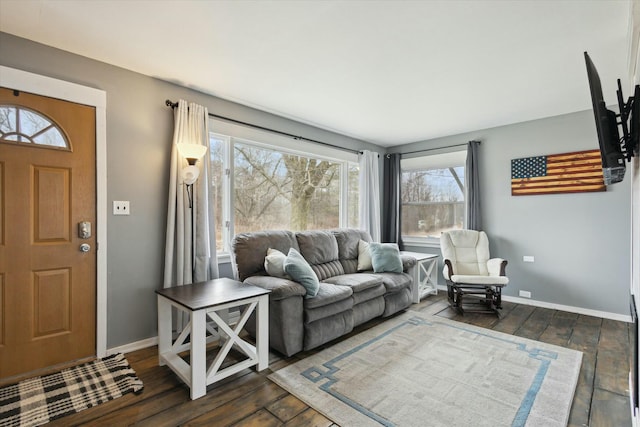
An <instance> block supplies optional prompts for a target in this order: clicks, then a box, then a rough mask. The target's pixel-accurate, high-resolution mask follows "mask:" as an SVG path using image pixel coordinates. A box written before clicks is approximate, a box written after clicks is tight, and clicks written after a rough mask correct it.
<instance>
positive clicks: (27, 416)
mask: <svg viewBox="0 0 640 427" xmlns="http://www.w3.org/2000/svg"><path fill="white" fill-rule="evenodd" d="M142 387H143V386H142V381H140V379H138V377H137V376H136V373H135V371H134V370H133V369H131V366H129V362H127V359H125V357H124V355H122V354H114V355H112V356H109V357H105V358H104V359H97V360H94V361H92V362H89V363H85V364H83V365H79V366H75V367H73V368H69V369H65V370H63V371H60V372H57V373H55V374H50V375H45V376H42V377H36V378H30V379H28V380H24V381H20V382H19V383H18V384H13V385H10V386H7V387H3V388H0V426H2V427H5V426H7V427H9V426H20V427H23V426H39V425H42V424H46V423H48V422H50V421H53V420H55V419H57V418H61V417H64V416H66V415H70V414H74V413H76V412H80V411H82V410H85V409H88V408H91V407H94V406H96V405H99V404H100V403H104V402H107V401H109V400H113V399H115V398H118V397H120V396H122V395H124V394H126V393H129V392H133V393H136V394H138V393H140V392H142Z"/></svg>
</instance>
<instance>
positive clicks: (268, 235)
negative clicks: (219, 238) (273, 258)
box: [231, 230, 298, 282]
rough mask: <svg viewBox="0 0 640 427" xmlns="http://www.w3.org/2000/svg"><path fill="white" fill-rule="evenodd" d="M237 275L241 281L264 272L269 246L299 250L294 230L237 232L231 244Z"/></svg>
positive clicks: (286, 249) (280, 249) (283, 249)
mask: <svg viewBox="0 0 640 427" xmlns="http://www.w3.org/2000/svg"><path fill="white" fill-rule="evenodd" d="M231 246H232V251H231V254H232V256H233V259H232V261H233V262H232V265H233V268H234V275H235V277H236V278H237V279H238V280H240V281H241V282H242V281H244V279H246V278H247V277H249V276H253V275H256V274H264V271H265V270H264V257H265V256H266V255H267V251H268V250H269V248H273V249H277V250H279V251H280V252H282V253H285V254H286V253H288V252H289V248H294V249H296V250H298V241H297V240H296V235H295V233H293V232H292V231H285V230H278V231H273V230H272V231H259V232H253V233H240V234H236V236H235V237H234V238H233V242H232V244H231Z"/></svg>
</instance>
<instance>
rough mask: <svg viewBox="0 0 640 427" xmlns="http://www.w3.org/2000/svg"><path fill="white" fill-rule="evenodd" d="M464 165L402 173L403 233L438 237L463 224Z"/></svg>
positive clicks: (411, 235) (412, 235)
mask: <svg viewBox="0 0 640 427" xmlns="http://www.w3.org/2000/svg"><path fill="white" fill-rule="evenodd" d="M463 183H464V167H463V166H458V167H453V168H445V169H427V170H417V171H406V172H403V173H402V192H401V198H402V235H403V236H410V237H432V238H440V234H441V233H442V232H443V231H447V230H453V229H460V228H463V226H464V184H463Z"/></svg>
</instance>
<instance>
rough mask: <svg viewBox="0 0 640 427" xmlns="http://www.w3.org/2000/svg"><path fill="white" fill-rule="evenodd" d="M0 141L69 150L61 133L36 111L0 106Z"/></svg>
mask: <svg viewBox="0 0 640 427" xmlns="http://www.w3.org/2000/svg"><path fill="white" fill-rule="evenodd" d="M0 139H2V140H5V141H16V142H18V143H27V144H36V145H41V146H45V147H55V148H69V144H68V143H67V140H66V138H65V137H64V135H63V134H62V131H61V130H60V129H59V128H58V127H57V126H56V125H55V124H54V123H52V122H51V121H50V120H49V119H47V118H46V117H44V116H43V115H41V114H39V113H37V112H36V111H31V110H27V109H26V108H22V107H15V106H12V105H1V106H0Z"/></svg>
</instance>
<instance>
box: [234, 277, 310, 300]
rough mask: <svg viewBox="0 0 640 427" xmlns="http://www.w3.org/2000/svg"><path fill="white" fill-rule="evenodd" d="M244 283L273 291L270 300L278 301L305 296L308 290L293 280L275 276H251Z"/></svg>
mask: <svg viewBox="0 0 640 427" xmlns="http://www.w3.org/2000/svg"><path fill="white" fill-rule="evenodd" d="M244 283H247V284H249V285H254V286H257V287H259V288H262V289H268V290H270V291H271V293H270V294H269V300H271V301H277V300H282V299H286V298H289V297H294V296H305V295H306V293H307V290H306V289H305V288H304V287H303V286H302V285H301V284H299V283H297V282H294V281H293V280H288V279H282V278H280V277H273V276H249V277H247V278H246V279H245V280H244Z"/></svg>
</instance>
